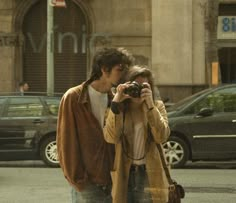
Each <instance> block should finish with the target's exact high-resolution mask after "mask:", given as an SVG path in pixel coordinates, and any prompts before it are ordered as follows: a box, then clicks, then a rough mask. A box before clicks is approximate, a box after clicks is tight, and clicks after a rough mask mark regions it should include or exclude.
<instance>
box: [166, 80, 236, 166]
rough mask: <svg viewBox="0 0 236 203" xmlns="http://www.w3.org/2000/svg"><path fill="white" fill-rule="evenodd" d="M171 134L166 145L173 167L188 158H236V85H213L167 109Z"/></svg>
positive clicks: (192, 159) (168, 157) (193, 159)
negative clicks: (213, 86)
mask: <svg viewBox="0 0 236 203" xmlns="http://www.w3.org/2000/svg"><path fill="white" fill-rule="evenodd" d="M167 111H168V118H169V125H170V129H171V136H170V138H169V141H168V142H167V143H165V144H164V149H165V153H166V156H167V159H168V161H169V163H170V164H171V165H172V166H173V167H182V166H184V165H185V163H186V162H187V161H188V160H191V161H198V160H208V161H217V160H218V161H219V160H233V159H236V85H235V84H233V85H223V86H219V87H216V88H209V89H206V90H204V91H201V92H199V93H197V94H194V95H192V96H190V97H188V98H186V99H184V100H182V101H180V102H178V103H176V104H175V105H173V106H171V107H169V108H167Z"/></svg>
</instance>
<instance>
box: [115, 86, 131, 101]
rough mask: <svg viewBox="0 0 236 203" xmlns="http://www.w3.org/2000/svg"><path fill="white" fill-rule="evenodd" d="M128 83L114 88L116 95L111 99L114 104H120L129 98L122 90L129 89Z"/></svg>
mask: <svg viewBox="0 0 236 203" xmlns="http://www.w3.org/2000/svg"><path fill="white" fill-rule="evenodd" d="M129 84H130V82H126V83H124V84H120V85H118V86H117V88H116V94H115V96H114V98H113V100H112V101H114V102H122V101H124V100H125V99H128V98H131V96H129V95H128V94H125V93H124V90H125V89H126V88H127V87H129Z"/></svg>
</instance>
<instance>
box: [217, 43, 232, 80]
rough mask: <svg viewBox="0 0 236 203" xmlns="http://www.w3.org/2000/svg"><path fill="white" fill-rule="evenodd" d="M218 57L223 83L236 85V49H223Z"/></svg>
mask: <svg viewBox="0 0 236 203" xmlns="http://www.w3.org/2000/svg"><path fill="white" fill-rule="evenodd" d="M218 56H219V64H220V71H221V81H222V83H236V48H235V47H233V48H232V47H227V48H221V49H219V51H218Z"/></svg>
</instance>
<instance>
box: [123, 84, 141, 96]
mask: <svg viewBox="0 0 236 203" xmlns="http://www.w3.org/2000/svg"><path fill="white" fill-rule="evenodd" d="M144 87H145V86H144V85H140V84H139V83H137V82H135V81H133V82H132V83H131V84H130V86H129V87H127V88H125V89H124V93H125V94H128V95H129V96H131V97H134V98H138V97H140V95H141V90H142V89H143V88H144Z"/></svg>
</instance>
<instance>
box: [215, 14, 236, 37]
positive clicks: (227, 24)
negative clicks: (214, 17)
mask: <svg viewBox="0 0 236 203" xmlns="http://www.w3.org/2000/svg"><path fill="white" fill-rule="evenodd" d="M217 27H218V29H217V38H218V39H236V16H218V26H217Z"/></svg>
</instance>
